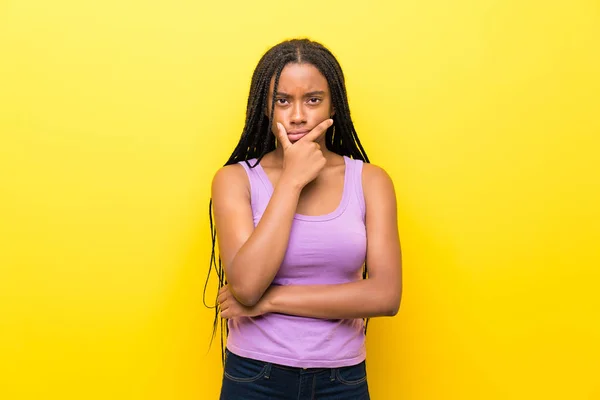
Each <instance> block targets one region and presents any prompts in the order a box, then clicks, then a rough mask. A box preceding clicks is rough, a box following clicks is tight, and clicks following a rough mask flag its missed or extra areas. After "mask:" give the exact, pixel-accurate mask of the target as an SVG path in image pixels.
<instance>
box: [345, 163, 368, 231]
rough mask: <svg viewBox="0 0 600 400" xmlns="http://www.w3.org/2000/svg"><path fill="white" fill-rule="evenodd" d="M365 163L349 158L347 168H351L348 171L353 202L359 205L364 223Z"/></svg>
mask: <svg viewBox="0 0 600 400" xmlns="http://www.w3.org/2000/svg"><path fill="white" fill-rule="evenodd" d="M363 165H364V162H363V161H362V160H354V159H351V158H348V157H347V162H346V167H347V168H349V170H348V171H347V172H348V173H349V174H350V175H349V178H350V182H351V186H352V187H351V188H348V190H351V191H352V192H353V193H352V195H353V200H354V202H356V203H355V204H357V205H358V207H359V210H360V213H361V216H362V218H363V221H364V220H365V215H366V207H365V195H364V192H363V186H362V170H363Z"/></svg>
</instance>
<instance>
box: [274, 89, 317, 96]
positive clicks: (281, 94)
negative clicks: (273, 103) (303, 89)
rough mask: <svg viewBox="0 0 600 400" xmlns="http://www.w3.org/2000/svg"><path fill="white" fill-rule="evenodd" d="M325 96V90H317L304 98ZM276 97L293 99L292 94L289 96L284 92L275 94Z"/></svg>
mask: <svg viewBox="0 0 600 400" xmlns="http://www.w3.org/2000/svg"><path fill="white" fill-rule="evenodd" d="M323 95H325V91H324V90H315V91H312V92H308V93H306V94H305V95H304V97H311V96H323ZM275 96H277V97H292V95H291V94H287V93H284V92H277V93H275Z"/></svg>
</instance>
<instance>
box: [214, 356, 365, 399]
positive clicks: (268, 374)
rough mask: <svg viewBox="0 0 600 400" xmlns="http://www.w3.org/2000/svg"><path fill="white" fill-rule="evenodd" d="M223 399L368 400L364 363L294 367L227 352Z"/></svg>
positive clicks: (222, 389)
mask: <svg viewBox="0 0 600 400" xmlns="http://www.w3.org/2000/svg"><path fill="white" fill-rule="evenodd" d="M220 399H221V400H267V399H274V400H286V399H290V400H305V399H306V400H313V399H315V400H369V399H370V397H369V388H368V385H367V370H366V368H365V362H364V361H363V362H361V363H360V364H357V365H353V366H351V367H341V368H307V369H303V368H294V367H286V366H283V365H278V364H272V363H268V362H264V361H257V360H253V359H250V358H245V357H240V356H238V355H235V354H233V353H231V352H230V351H228V350H225V371H224V373H223V384H222V387H221V397H220Z"/></svg>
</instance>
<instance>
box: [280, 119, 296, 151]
mask: <svg viewBox="0 0 600 400" xmlns="http://www.w3.org/2000/svg"><path fill="white" fill-rule="evenodd" d="M277 140H279V143H281V146H282V147H283V149H284V150H286V149H288V148H289V147H290V146H291V145H292V142H290V139H288V135H287V132H286V131H285V128H284V126H283V124H281V123H279V122H278V123H277Z"/></svg>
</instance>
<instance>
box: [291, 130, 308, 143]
mask: <svg viewBox="0 0 600 400" xmlns="http://www.w3.org/2000/svg"><path fill="white" fill-rule="evenodd" d="M308 132H310V131H308V130H303V131H291V132H288V139H289V140H290V142H296V141H298V140H300V139H302V138H303V137H304V136H306V134H307V133H308Z"/></svg>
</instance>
